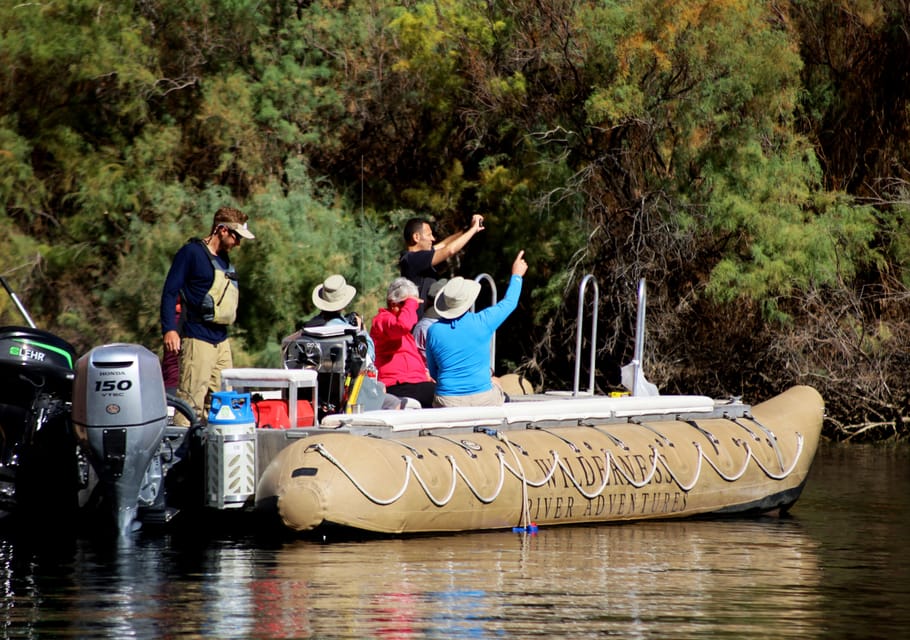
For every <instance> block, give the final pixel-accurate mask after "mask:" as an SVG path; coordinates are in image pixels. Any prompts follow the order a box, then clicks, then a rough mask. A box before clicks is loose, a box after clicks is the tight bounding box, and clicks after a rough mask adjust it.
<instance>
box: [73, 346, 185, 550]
mask: <svg viewBox="0 0 910 640" xmlns="http://www.w3.org/2000/svg"><path fill="white" fill-rule="evenodd" d="M167 420H168V415H167V397H166V395H165V390H164V379H163V378H162V375H161V364H160V363H159V361H158V357H157V356H156V355H155V354H153V353H152V352H151V351H149V350H148V349H146V348H145V347H143V346H140V345H135V344H123V343H117V344H108V345H103V346H100V347H95V348H94V349H92V350H91V351H89V352H88V353H87V354H86V355H84V356H83V357H82V358H80V359H79V361H78V362H77V363H76V379H75V382H74V383H73V412H72V421H73V427H74V430H75V432H76V438H77V439H78V441H79V444H80V446H81V447H82V448H83V449H84V450H85V452H86V454H87V455H88V457H89V460H90V461H91V463H92V466H93V467H94V469H95V472H96V473H97V474H98V477H99V483H98V487H97V488H96V491H101V492H102V494H101V497H100V498H101V502H102V503H103V504H104V507H105V509H106V510H109V511H110V512H111V515H112V516H113V517H114V522H115V525H116V527H117V530H118V532H119V533H121V534H123V533H127V532H128V531H130V530H131V529H132V528H133V526H134V524H133V523H134V521H135V519H136V513H137V508H138V500H139V491H140V488H141V487H142V484H143V478H144V477H145V474H146V470H147V469H148V467H149V463H150V461H151V460H152V458H153V456H155V455H156V454H157V452H158V449H159V446H160V444H161V441H162V437H163V436H164V432H165V429H166V427H167ZM137 526H138V525H137Z"/></svg>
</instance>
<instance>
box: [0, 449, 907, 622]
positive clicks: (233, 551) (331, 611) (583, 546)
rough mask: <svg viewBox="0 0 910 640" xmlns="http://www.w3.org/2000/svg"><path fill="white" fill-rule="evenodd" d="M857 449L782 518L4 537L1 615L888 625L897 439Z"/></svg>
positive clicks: (901, 494) (902, 465) (893, 596)
mask: <svg viewBox="0 0 910 640" xmlns="http://www.w3.org/2000/svg"><path fill="white" fill-rule="evenodd" d="M864 455H865V454H861V453H859V454H858V453H855V452H854V453H847V454H841V453H840V452H839V451H829V452H828V454H827V455H825V456H824V460H823V464H822V465H820V467H819V468H818V469H813V475H812V477H810V483H809V486H810V488H811V489H813V490H812V491H810V492H807V495H806V496H804V498H803V500H801V501H800V503H798V504H797V508H796V509H795V511H794V514H793V517H792V518H787V519H777V518H769V519H759V520H706V521H682V522H648V523H642V524H623V525H613V526H598V527H576V528H546V529H542V530H541V531H540V533H539V534H538V535H535V536H529V535H526V534H513V533H484V534H471V535H455V536H440V537H423V538H411V539H389V540H373V541H365V542H349V543H337V544H329V545H323V544H318V543H314V542H306V541H292V542H287V543H284V544H277V545H276V544H263V542H262V541H260V540H255V539H251V538H246V537H243V536H230V535H226V536H224V537H223V538H219V539H214V540H213V539H208V538H205V539H203V538H201V537H199V538H196V537H194V536H193V535H187V534H184V535H182V536H162V535H144V536H139V537H138V538H137V539H136V540H135V541H134V543H133V544H130V545H119V546H118V545H116V544H113V543H112V542H111V541H105V540H84V539H74V538H67V537H66V536H65V535H59V534H57V535H54V536H53V537H52V538H47V539H45V540H43V541H42V540H39V539H29V538H26V539H23V538H22V537H19V538H10V539H6V540H0V590H2V594H3V602H4V607H3V613H2V618H0V624H2V625H3V626H4V632H5V636H6V637H23V638H61V637H71V638H168V637H176V636H180V637H191V638H192V637H218V638H310V637H313V638H336V637H338V638H340V637H343V638H427V637H429V638H434V637H439V638H459V637H468V638H476V637H481V638H487V637H495V636H505V635H509V636H513V637H534V636H546V637H554V636H556V637H573V638H585V637H592V638H593V637H600V636H603V635H617V636H621V637H624V638H626V637H628V638H654V637H661V638H695V637H731V638H733V637H735V638H767V637H775V638H812V637H831V636H832V635H835V636H841V637H844V636H854V637H896V635H899V634H900V633H902V630H905V629H906V625H907V623H908V619H910V604H908V602H910V598H908V597H907V596H908V595H910V587H908V584H910V579H908V578H910V568H908V566H910V560H908V559H907V554H906V553H904V552H903V548H902V545H903V538H904V536H905V534H906V531H907V527H908V526H910V515H908V514H910V498H908V495H910V465H908V464H907V462H908V459H910V456H908V455H906V454H904V455H903V456H900V455H898V456H893V457H894V458H895V459H893V460H889V459H886V458H883V457H882V456H881V454H880V453H874V452H873V454H870V455H871V456H872V457H871V458H869V459H865V458H864V457H863V456H864ZM861 470H862V471H861ZM848 602H849V605H850V606H845V603H848ZM873 614H874V615H875V616H876V623H875V625H874V626H870V624H869V619H870V616H871V615H873Z"/></svg>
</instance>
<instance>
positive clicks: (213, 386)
mask: <svg viewBox="0 0 910 640" xmlns="http://www.w3.org/2000/svg"><path fill="white" fill-rule="evenodd" d="M232 366H234V365H233V359H232V357H231V343H230V342H229V341H228V340H224V341H222V342H219V343H218V344H211V343H208V342H205V341H203V340H197V339H195V338H184V339H183V340H182V341H181V343H180V387H179V388H178V389H177V397H178V398H180V399H181V400H183V401H184V402H187V403H189V405H190V406H191V407H193V411H195V412H196V419H197V420H204V419H207V418H208V406H209V402H210V398H209V393H214V392H215V391H221V371H222V370H224V369H229V368H231V367H232ZM174 424H175V425H178V426H181V427H188V426H189V421H188V420H186V418H184V417H183V415H182V414H180V413H177V414H176V415H175V416H174Z"/></svg>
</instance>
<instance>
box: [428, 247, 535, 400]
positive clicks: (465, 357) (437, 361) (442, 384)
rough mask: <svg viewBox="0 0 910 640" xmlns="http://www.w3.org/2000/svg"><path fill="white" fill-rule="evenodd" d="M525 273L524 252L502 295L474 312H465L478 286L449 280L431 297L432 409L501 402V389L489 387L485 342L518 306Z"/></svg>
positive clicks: (520, 255) (430, 361)
mask: <svg viewBox="0 0 910 640" xmlns="http://www.w3.org/2000/svg"><path fill="white" fill-rule="evenodd" d="M527 270H528V263H527V262H525V260H524V251H523V250H522V251H519V252H518V256H517V257H516V258H515V262H513V263H512V278H511V279H510V280H509V288H508V290H507V291H506V295H505V297H504V298H503V299H502V300H500V301H499V302H498V303H497V304H495V305H493V306H492V307H488V308H486V309H484V310H483V311H479V312H477V313H474V312H468V309H470V308H471V306H472V305H473V304H474V301H475V300H476V299H477V294H478V293H479V292H480V283H478V282H474V281H473V280H465V279H464V278H461V277H458V278H452V279H451V280H449V282H448V283H447V284H446V286H445V287H443V289H442V291H440V292H439V294H438V295H437V296H436V299H435V301H434V303H433V306H434V308H435V310H436V313H437V314H438V315H439V321H438V322H436V323H435V324H434V325H433V326H431V327H430V330H429V332H428V334H427V344H426V356H427V368H428V369H429V370H430V375H431V376H432V377H433V379H434V380H436V397H435V398H434V399H433V406H434V407H452V406H491V405H493V406H495V405H500V404H502V403H503V400H504V396H503V393H502V390H501V389H500V388H499V387H498V386H496V385H494V384H493V381H492V377H491V374H492V370H491V363H490V340H491V339H492V338H493V333H495V331H496V330H497V329H498V328H499V326H500V325H501V324H502V323H503V322H505V319H506V318H508V317H509V314H510V313H512V311H514V310H515V308H516V307H517V306H518V298H519V296H520V295H521V282H522V277H523V276H524V274H525V273H526V272H527Z"/></svg>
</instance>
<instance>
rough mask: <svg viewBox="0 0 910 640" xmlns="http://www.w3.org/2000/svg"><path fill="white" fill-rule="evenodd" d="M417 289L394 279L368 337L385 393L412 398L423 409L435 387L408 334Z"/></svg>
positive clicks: (414, 315) (418, 302)
mask: <svg viewBox="0 0 910 640" xmlns="http://www.w3.org/2000/svg"><path fill="white" fill-rule="evenodd" d="M417 296H418V292H417V285H415V284H414V283H413V282H411V281H410V280H408V279H407V278H396V279H395V280H393V281H392V284H390V285H389V290H388V292H387V294H386V307H385V309H380V310H379V313H377V314H376V317H375V318H373V323H372V327H371V328H370V337H371V338H372V339H373V343H374V344H375V346H376V369H377V370H378V371H379V381H380V382H382V383H383V384H384V385H385V386H386V392H387V393H390V394H392V395H394V396H398V397H401V398H414V399H415V400H417V401H418V402H419V403H420V405H421V406H422V407H431V406H433V395H434V394H435V393H436V383H435V382H433V380H432V379H431V378H430V374H429V373H428V372H427V363H426V361H425V360H424V359H423V356H422V355H420V351H418V350H417V343H416V342H414V336H413V334H412V333H411V330H412V329H413V328H414V325H415V324H417V309H418V308H419V307H420V305H421V304H422V303H423V301H422V300H420V298H418V297H417Z"/></svg>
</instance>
